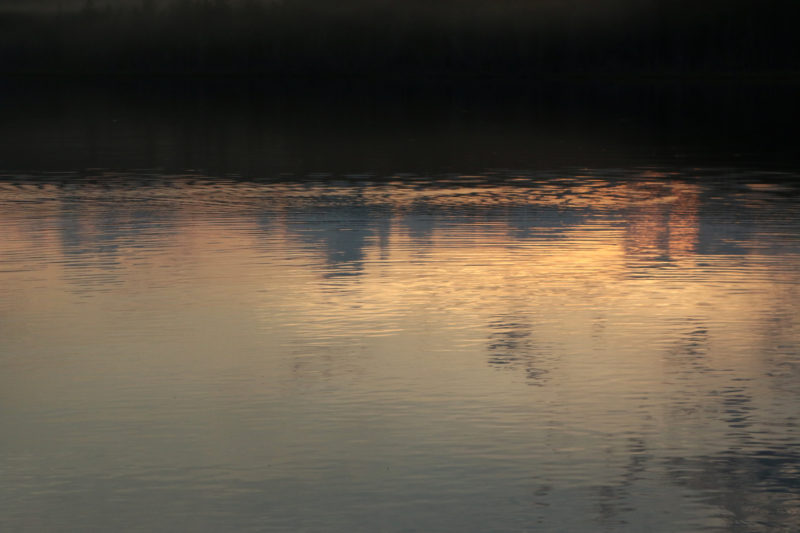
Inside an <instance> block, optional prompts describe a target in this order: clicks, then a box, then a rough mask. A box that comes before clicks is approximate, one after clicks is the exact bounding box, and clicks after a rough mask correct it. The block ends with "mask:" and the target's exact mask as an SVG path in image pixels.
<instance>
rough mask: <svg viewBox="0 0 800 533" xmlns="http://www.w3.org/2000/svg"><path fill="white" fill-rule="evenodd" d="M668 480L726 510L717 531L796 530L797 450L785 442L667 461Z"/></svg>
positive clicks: (799, 511)
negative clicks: (721, 525) (765, 446)
mask: <svg viewBox="0 0 800 533" xmlns="http://www.w3.org/2000/svg"><path fill="white" fill-rule="evenodd" d="M665 466H666V468H667V472H668V475H669V477H670V479H671V480H672V481H673V482H674V483H677V484H678V485H680V486H681V487H685V488H687V489H691V490H693V491H696V492H697V494H698V498H699V500H700V501H702V502H703V503H705V504H707V505H711V506H714V507H716V508H718V509H721V510H724V513H718V516H719V517H720V518H723V519H724V520H725V526H724V527H722V528H720V531H726V532H742V533H744V532H748V533H750V532H758V531H765V532H766V531H785V532H789V531H800V498H798V494H800V476H799V475H798V473H800V454H798V453H797V451H796V449H792V447H791V446H790V445H789V444H786V445H785V446H780V447H777V448H775V449H770V450H753V451H752V452H751V453H746V452H742V451H738V450H728V451H726V452H722V453H719V454H715V455H708V456H702V457H692V458H684V457H675V458H672V459H669V460H667V461H666V463H665Z"/></svg>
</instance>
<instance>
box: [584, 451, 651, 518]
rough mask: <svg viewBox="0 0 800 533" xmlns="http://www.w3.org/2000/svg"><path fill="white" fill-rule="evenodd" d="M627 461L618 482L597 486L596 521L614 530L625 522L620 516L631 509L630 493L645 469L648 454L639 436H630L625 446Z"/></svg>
mask: <svg viewBox="0 0 800 533" xmlns="http://www.w3.org/2000/svg"><path fill="white" fill-rule="evenodd" d="M626 453H627V454H628V462H627V464H625V465H624V467H623V472H622V475H621V479H620V480H619V482H617V483H615V484H607V485H602V486H600V487H597V489H596V492H597V495H596V498H597V508H598V509H597V522H598V523H599V524H601V525H602V526H603V527H604V528H606V529H608V530H610V531H614V530H616V529H617V528H619V527H621V526H624V525H625V524H626V523H627V522H626V521H625V520H624V518H623V517H622V516H621V515H623V514H624V513H626V512H630V511H632V510H633V506H632V505H633V504H632V502H631V501H630V500H631V493H632V490H633V485H634V484H635V483H636V481H638V480H639V476H640V474H642V473H643V472H644V471H645V470H647V468H648V465H647V462H648V460H649V458H650V455H649V454H647V445H646V443H645V441H644V439H643V438H641V437H631V438H630V439H628V443H627V446H626Z"/></svg>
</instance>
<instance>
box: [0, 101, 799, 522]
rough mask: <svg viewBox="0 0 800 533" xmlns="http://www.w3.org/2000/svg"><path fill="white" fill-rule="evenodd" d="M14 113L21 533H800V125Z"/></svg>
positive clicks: (13, 437)
mask: <svg viewBox="0 0 800 533" xmlns="http://www.w3.org/2000/svg"><path fill="white" fill-rule="evenodd" d="M776 91H777V90H776ZM777 92H780V91H777ZM15 94H17V95H18V96H19V98H20V99H19V102H22V104H21V105H22V107H20V108H18V109H16V110H9V113H8V114H7V115H6V118H5V119H4V120H3V121H2V124H0V138H2V139H3V143H2V149H1V150H0V155H2V161H3V165H2V166H3V168H6V169H8V170H7V171H5V172H4V173H3V176H2V179H1V180H0V231H1V232H2V239H0V428H2V438H0V474H1V475H0V530H3V531H35V532H42V531H46V532H50V531H81V532H83V531H142V532H145V531H146V532H152V531H164V532H173V531H193V532H194V531H209V532H218V531H292V532H294V531H365V532H373V531H387V532H395V531H398V532H399V531H426V532H427V531H458V532H464V531H476V532H479V531H480V532H483V531H503V532H505V531H664V532H674V531H719V532H729V531H732V532H758V531H770V532H772V531H786V532H789V531H797V530H798V529H800V481H799V480H800V448H798V445H799V444H800V432H799V431H798V423H800V421H799V420H798V413H799V412H800V379H799V378H800V345H799V344H798V343H799V342H800V308H798V304H797V302H798V298H799V297H800V180H798V179H797V177H798V176H797V175H796V174H795V173H794V172H793V171H792V170H791V169H789V170H787V166H790V165H787V164H786V163H785V160H782V159H781V158H780V157H778V155H777V154H780V153H783V152H782V151H785V150H788V145H789V144H790V143H789V141H788V140H787V138H785V137H781V136H780V135H778V134H777V133H776V132H780V131H782V130H781V129H780V128H781V127H783V126H786V125H787V124H788V123H787V122H786V121H785V120H784V118H781V117H782V115H781V114H780V113H778V112H777V109H778V108H777V105H776V107H772V108H768V110H769V109H771V110H772V114H766V115H760V117H761V118H759V119H758V120H756V119H752V117H751V120H749V121H745V122H743V123H741V124H739V126H736V124H737V121H736V119H733V118H731V119H729V122H727V123H725V124H727V128H726V129H725V130H724V131H720V132H719V135H718V136H714V135H712V134H710V133H709V132H711V131H713V127H712V126H713V123H714V121H715V120H716V119H720V117H722V116H725V113H722V111H724V110H725V109H728V108H726V107H725V106H721V104H719V102H718V101H716V102H717V103H716V104H714V105H716V106H717V107H714V105H711V106H710V107H711V109H710V110H709V111H708V114H707V115H702V113H701V114H700V116H701V117H702V116H705V117H706V119H705V120H703V119H698V120H695V121H694V122H693V123H692V124H684V126H686V127H685V128H683V129H682V127H681V124H680V120H679V119H675V121H676V122H675V123H673V124H672V126H670V125H669V124H670V123H671V122H670V119H669V118H668V117H669V116H671V115H670V114H669V113H668V112H662V111H658V110H656V109H655V107H654V106H653V105H650V104H646V103H642V102H645V101H646V100H647V99H646V98H645V97H644V96H641V94H640V97H639V98H638V99H636V98H634V99H626V98H622V99H621V100H620V103H619V105H618V106H616V107H615V106H611V107H603V109H604V110H605V111H603V112H599V111H598V112H588V111H586V110H585V109H578V110H577V111H576V112H575V113H573V114H571V115H570V113H568V112H567V111H566V109H567V107H568V106H567V107H564V105H561V104H559V105H558V106H555V107H552V106H549V104H548V102H549V103H552V102H553V101H556V102H561V103H562V104H563V101H564V100H563V98H562V97H560V96H559V97H553V98H555V100H553V99H549V98H550V97H543V98H544V100H542V102H544V103H543V104H541V105H539V106H538V107H537V106H535V105H534V106H533V107H531V108H527V109H528V110H527V111H524V109H525V108H524V106H523V107H519V106H520V105H522V104H521V102H524V101H525V100H524V99H518V100H514V99H513V98H512V104H513V105H511V104H509V105H508V106H504V105H498V106H497V107H491V106H489V107H487V106H486V105H482V106H478V107H475V106H473V105H472V104H471V103H470V102H472V100H470V98H472V97H471V96H463V95H461V96H458V95H456V96H457V97H454V98H455V100H453V101H451V103H450V104H447V105H444V104H442V105H441V106H437V105H431V106H428V107H426V106H425V105H422V104H420V103H419V102H416V103H415V104H414V105H413V106H408V105H404V106H399V107H391V106H376V107H374V108H372V110H371V111H370V110H368V109H367V110H364V109H361V110H360V111H357V110H356V111H354V109H355V108H353V107H352V105H351V106H350V107H345V108H339V107H335V106H331V107H327V106H321V105H318V106H317V107H311V108H307V107H303V106H301V105H299V104H291V103H286V102H284V104H285V105H283V104H282V105H277V104H276V105H275V106H274V107H269V106H266V107H258V106H256V107H253V104H252V101H251V102H250V103H249V104H246V105H244V104H242V105H239V104H236V103H235V102H236V101H235V100H227V99H226V100H225V102H227V103H226V104H225V105H226V106H229V107H225V106H222V107H221V106H220V104H219V102H217V103H214V104H211V103H207V102H209V100H208V99H205V98H201V99H198V100H195V101H194V103H188V104H187V103H186V102H183V103H180V99H169V101H170V102H173V104H174V105H160V104H159V105H156V104H153V101H154V100H151V101H150V103H151V104H152V105H144V104H142V103H141V101H140V102H139V103H138V104H137V103H136V100H135V98H134V99H133V100H131V101H128V100H125V98H127V97H123V96H119V95H120V94H123V93H115V94H116V96H114V97H113V98H110V97H109V98H110V99H109V100H104V99H103V98H100V97H97V95H94V97H93V98H91V99H89V100H87V101H85V102H83V103H79V102H81V100H80V99H76V100H70V98H68V97H66V96H63V97H62V99H61V100H59V98H57V97H55V96H54V97H53V98H52V99H49V100H48V99H42V98H41V94H39V93H31V94H27V95H24V94H23V93H22V92H19V93H15ZM48 94H50V93H48ZM648 94H650V93H648ZM681 94H683V93H681ZM473 96H474V95H473ZM651 96H652V94H651ZM662 96H663V95H662ZM682 97H683V96H682ZM76 98H77V97H76ZM131 98H132V97H131ZM154 98H156V97H154ZM159 98H160V97H159ZM164 98H166V97H164ZM170 98H172V97H170ZM459 98H463V99H462V100H459ZM653 98H654V99H655V100H654V101H655V102H657V103H658V104H659V105H660V104H662V103H664V102H669V101H671V100H670V99H669V98H667V99H666V100H664V98H662V97H655V96H653ZM741 98H744V99H745V100H747V98H750V97H747V98H745V97H743V96H742V97H741ZM759 98H762V100H761V101H766V100H768V98H767V97H766V96H765V95H764V94H761V96H760V97H759ZM712 100H713V99H709V100H707V101H708V102H710V101H712ZM305 101H306V102H308V100H305ZM371 101H372V102H373V103H374V100H369V99H365V100H363V102H364V105H365V106H366V105H367V104H369V102H371ZM434 101H436V102H440V103H441V99H440V98H438V97H437V99H434ZM576 101H583V100H581V99H578V100H576ZM734 101H736V102H741V101H744V100H735V99H734ZM48 102H49V103H48ZM76 102H78V103H76ZM87 102H88V103H87ZM104 102H105V103H104ZM317 102H318V103H319V101H317ZM453 102H455V103H453ZM459 102H461V103H464V102H466V103H464V105H463V106H462V108H459V105H461V104H460V103H459ZM34 104H35V105H34ZM67 104H69V105H67ZM350 104H353V102H352V100H351V101H350ZM545 104H547V105H545ZM48 105H49V106H50V107H48ZM265 105H266V104H265ZM308 105H310V104H308ZM204 106H206V107H204ZM720 106H721V107H720ZM656 107H658V106H656ZM699 107H703V106H699ZM265 109H273V111H274V112H275V114H273V113H272V112H267V111H266V110H265ZM458 109H464V110H466V111H463V113H462V112H461V111H457V110H458ZM520 109H523V111H524V112H523V111H520ZM625 109H639V110H640V111H642V113H643V114H636V113H633V114H632V116H634V117H639V118H636V120H638V122H635V123H634V124H633V125H631V123H629V122H624V121H623V122H619V124H623V126H618V127H617V126H615V127H611V126H609V127H608V128H606V129H603V128H602V127H600V126H601V125H602V124H603V123H604V120H606V119H608V117H610V116H617V115H615V113H618V112H619V111H620V110H625ZM348 110H349V111H350V112H352V114H348ZM609 110H610V111H609ZM645 111H647V113H644V112H645ZM281 113H283V114H282V115H281ZM393 113H396V114H393ZM520 113H521V114H520ZM536 113H540V114H541V113H543V115H542V116H545V117H550V118H549V119H548V120H549V121H547V120H544V119H542V120H544V122H536V120H534V119H533V118H532V117H534V116H535V115H536ZM609 113H610V114H609ZM570 116H571V117H573V119H572V121H570V120H568V117H570ZM643 116H644V117H645V118H642V117H643ZM647 117H649V118H647ZM659 117H660V118H659ZM740 117H741V115H740ZM623 118H624V117H623ZM317 119H318V120H319V122H315V120H317ZM379 119H380V120H379ZM337 120H339V122H337ZM609 120H610V119H609ZM115 121H116V122H115ZM182 121H184V122H182ZM337 123H338V124H339V125H340V126H341V127H339V128H338V129H337V128H336V124H337ZM605 123H606V124H618V123H617V122H613V121H611V122H609V121H608V120H606V122H605ZM626 124H627V125H626ZM748 124H749V125H753V124H759V125H761V126H764V128H762V129H756V130H752V129H750V128H747V127H745V126H746V125H748ZM592 125H594V126H592ZM690 126H691V127H690ZM766 126H770V127H771V128H772V129H765V128H766ZM548 128H550V129H548ZM593 128H594V129H593ZM692 131H695V133H694V134H693V133H692ZM697 132H700V133H697ZM693 135H696V137H693ZM759 138H761V140H760V141H759ZM697 139H702V140H703V141H702V142H700V141H698V140H697ZM548 143H549V144H548ZM741 148H749V149H751V150H752V152H751V155H752V154H756V155H757V156H758V158H760V162H761V164H760V165H757V166H747V165H745V164H742V165H738V166H731V165H727V166H724V167H723V166H713V165H711V163H712V162H713V161H719V160H724V161H728V162H729V161H731V160H732V159H731V158H733V157H734V155H735V153H738V154H740V155H741V158H740V159H739V160H748V158H749V157H751V156H750V155H747V154H748V153H747V152H746V151H739V150H740V149H741ZM765 154H766V155H767V156H769V157H766V156H765ZM700 160H702V161H700ZM570 161H572V163H573V164H568V163H569V162H570ZM764 161H773V162H774V161H784V162H783V163H782V164H780V165H778V164H764ZM459 162H461V164H462V168H461V170H454V169H455V168H456V167H458V166H459ZM614 163H616V164H614ZM695 163H697V164H695ZM700 163H702V164H700ZM89 167H104V168H89ZM140 167H149V168H150V169H149V170H141V169H140V170H135V169H136V168H140ZM152 167H157V168H156V169H152ZM779 167H780V168H779ZM426 168H427V169H429V170H430V172H426V171H425V169H426ZM492 168H494V169H495V170H491V169H492ZM510 168H517V169H527V170H509V169H510ZM131 169H134V170H131ZM191 169H195V170H191ZM197 169H200V170H197ZM387 169H391V170H387Z"/></svg>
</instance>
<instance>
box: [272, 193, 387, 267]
mask: <svg viewBox="0 0 800 533" xmlns="http://www.w3.org/2000/svg"><path fill="white" fill-rule="evenodd" d="M286 226H287V229H288V230H289V231H290V232H292V233H294V234H295V235H297V236H298V237H299V239H300V241H301V242H303V243H305V244H307V245H310V246H311V248H312V249H313V250H314V251H319V250H322V251H323V252H324V254H325V272H324V273H323V275H324V276H325V277H328V278H331V277H341V276H357V275H360V274H362V273H363V268H364V258H365V248H366V247H367V246H368V245H369V244H371V242H372V240H373V238H374V239H375V240H376V241H377V244H378V245H380V246H384V247H385V246H386V243H387V241H388V234H389V229H390V227H391V220H390V218H389V217H387V216H385V213H380V214H377V213H374V212H373V208H371V207H368V206H352V207H325V208H319V209H315V210H313V211H311V212H309V213H303V214H302V216H296V215H293V214H290V215H289V216H288V217H287V220H286Z"/></svg>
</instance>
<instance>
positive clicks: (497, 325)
mask: <svg viewBox="0 0 800 533" xmlns="http://www.w3.org/2000/svg"><path fill="white" fill-rule="evenodd" d="M489 329H490V331H491V333H490V334H489V339H488V351H489V364H490V365H491V366H493V367H495V368H510V369H520V370H522V371H524V372H525V375H526V377H527V379H528V383H530V384H531V385H544V384H545V383H546V382H547V376H548V374H549V373H550V370H551V368H550V366H551V365H552V359H553V356H552V354H550V355H548V354H547V352H546V351H545V350H544V349H542V347H540V346H538V345H537V343H535V342H534V340H533V331H532V330H533V326H532V325H531V323H530V322H529V321H527V320H526V319H524V318H521V317H517V316H512V315H501V316H495V317H493V320H492V321H491V322H490V323H489Z"/></svg>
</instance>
